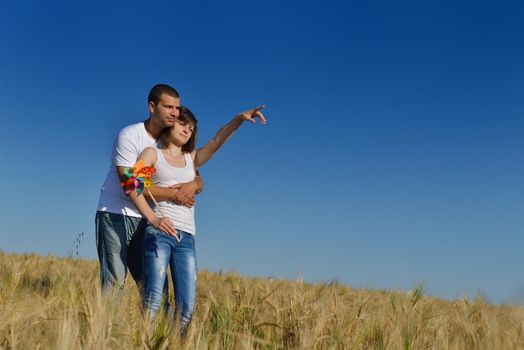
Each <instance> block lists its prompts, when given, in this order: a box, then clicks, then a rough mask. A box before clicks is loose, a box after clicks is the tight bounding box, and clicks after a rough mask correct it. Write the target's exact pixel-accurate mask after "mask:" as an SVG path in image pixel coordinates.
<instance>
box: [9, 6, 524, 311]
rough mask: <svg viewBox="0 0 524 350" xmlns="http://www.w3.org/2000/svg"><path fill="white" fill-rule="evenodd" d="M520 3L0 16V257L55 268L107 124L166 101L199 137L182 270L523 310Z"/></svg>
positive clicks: (88, 221)
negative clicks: (260, 118) (259, 114)
mask: <svg viewBox="0 0 524 350" xmlns="http://www.w3.org/2000/svg"><path fill="white" fill-rule="evenodd" d="M523 10H524V5H523V4H522V3H519V2H511V1H500V2H497V3H496V4H495V3H493V2H487V1H458V2H457V1H425V2H420V1H397V2H387V1H365V2H364V1H358V2H354V1H329V2H317V3H310V4H309V3H304V2H302V1H287V2H279V1H273V0H269V1H265V2H256V3H251V2H241V1H222V2H219V3H217V2H207V1H203V2H194V3H187V2H184V3H180V2H173V1H171V2H169V1H157V2H154V3H147V4H146V3H143V2H133V1H131V2H130V1H128V2H108V3H101V2H82V3H79V4H75V3H72V2H68V1H63V2H60V1H51V2H46V3H43V2H38V1H24V0H22V1H18V2H16V3H15V2H4V3H2V4H0V44H1V47H2V50H1V52H2V54H1V55H0V76H1V79H0V105H1V112H0V117H1V121H2V128H1V129H0V147H1V149H2V152H1V153H0V157H1V158H0V160H1V163H2V169H3V170H4V172H5V173H6V174H9V176H8V183H7V184H6V186H4V188H3V200H2V201H1V202H0V217H1V218H2V221H3V223H4V224H3V229H2V230H1V232H2V233H1V240H0V249H1V250H2V251H5V252H37V253H39V254H48V253H49V254H57V255H67V253H68V252H69V251H71V250H74V247H75V244H74V241H75V238H76V236H77V235H78V234H79V233H80V232H84V233H85V236H84V238H83V239H82V242H81V244H80V246H79V249H78V252H79V255H80V256H81V257H86V258H95V257H96V249H95V243H94V214H95V210H96V205H97V202H98V195H99V189H100V186H101V185H102V182H103V180H104V177H105V175H106V172H107V169H108V166H109V157H110V152H111V144H112V142H113V139H114V137H115V136H116V134H117V133H118V131H119V130H120V129H121V128H122V127H124V126H126V125H128V124H131V123H134V122H137V121H140V120H144V119H145V118H146V117H147V108H146V107H147V105H146V97H147V92H148V91H149V89H150V88H151V86H153V85H154V84H156V83H159V82H164V83H168V84H171V85H172V86H174V87H175V88H177V89H178V90H179V92H180V93H181V96H182V103H183V104H185V105H187V106H189V107H190V108H191V109H192V110H193V112H194V113H195V115H196V116H197V118H198V119H199V122H200V125H199V129H200V135H199V140H200V141H201V142H204V141H205V140H207V139H209V138H210V137H211V136H212V135H213V134H214V132H215V131H216V130H218V128H219V127H221V126H222V125H223V124H224V123H226V122H227V121H229V119H230V118H231V117H233V116H234V115H235V114H236V113H238V112H240V111H242V110H245V109H247V108H250V107H253V106H256V105H258V104H261V103H263V104H266V105H267V109H266V111H265V114H266V116H267V118H268V124H267V125H266V126H265V127H261V126H260V125H256V126H252V125H244V126H243V127H242V129H241V130H240V131H239V132H238V134H237V135H235V137H234V138H233V139H232V140H231V141H230V142H229V143H228V144H226V145H225V146H224V148H223V149H222V150H220V151H219V153H218V154H217V156H216V158H214V159H213V160H212V161H211V162H210V163H208V164H206V166H205V167H204V168H202V170H201V172H202V176H203V179H204V181H205V185H206V187H205V190H204V193H203V194H201V195H200V196H199V197H198V204H197V228H198V241H197V254H198V260H199V267H200V268H206V269H210V270H213V271H218V270H223V271H229V270H235V271H239V272H241V273H243V274H248V275H260V276H275V277H285V278H291V279H295V278H298V277H299V276H303V277H304V278H305V279H306V280H307V281H333V280H338V281H340V282H343V283H347V284H349V285H351V286H353V287H357V288H360V287H366V288H374V289H401V290H409V289H411V288H412V287H413V286H414V285H416V284H418V283H424V284H425V286H426V291H427V292H428V293H429V294H431V295H436V296H440V297H445V298H461V297H463V296H465V295H468V296H474V295H475V294H476V293H477V292H480V293H482V294H483V295H485V296H486V297H487V298H488V299H489V300H491V301H494V302H513V301H516V300H520V299H524V275H523V274H522V272H521V271H522V269H521V267H522V266H523V265H524V255H523V254H522V251H523V248H524V235H523V227H524V216H523V215H522V213H523V209H524V200H523V198H524V185H523V181H522V179H523V178H524V163H523V161H522V159H523V158H522V155H523V154H524V138H523V137H522V135H523V133H524V118H523V115H524V100H523V99H522V94H523V92H524V86H523V83H522V82H523V81H524V65H523V64H522V62H524V43H523V41H522V36H523V34H524V24H523V22H522V20H521V14H522V13H523Z"/></svg>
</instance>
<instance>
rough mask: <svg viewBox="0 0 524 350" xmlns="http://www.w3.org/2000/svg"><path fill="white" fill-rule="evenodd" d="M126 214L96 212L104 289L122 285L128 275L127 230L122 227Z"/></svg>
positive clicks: (99, 256)
mask: <svg viewBox="0 0 524 350" xmlns="http://www.w3.org/2000/svg"><path fill="white" fill-rule="evenodd" d="M123 220H124V216H123V215H121V214H114V213H108V212H103V211H98V212H97V213H96V218H95V223H96V247H97V251H98V260H99V261H100V280H101V282H102V290H103V291H109V290H111V289H113V287H115V286H116V287H122V286H123V285H124V280H125V277H126V258H127V244H126V240H127V239H126V232H125V230H123V229H122V227H123V225H122V224H123Z"/></svg>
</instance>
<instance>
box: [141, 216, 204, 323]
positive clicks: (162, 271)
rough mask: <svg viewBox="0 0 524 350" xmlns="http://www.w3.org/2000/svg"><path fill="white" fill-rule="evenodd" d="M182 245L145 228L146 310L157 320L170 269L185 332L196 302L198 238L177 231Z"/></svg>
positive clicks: (154, 229) (173, 239)
mask: <svg viewBox="0 0 524 350" xmlns="http://www.w3.org/2000/svg"><path fill="white" fill-rule="evenodd" d="M177 233H178V237H179V238H180V242H177V240H176V238H175V237H172V236H169V235H168V234H167V233H164V232H163V231H160V230H158V229H156V228H154V227H153V226H151V225H148V226H147V227H146V233H145V236H144V243H143V244H144V245H143V251H144V257H143V261H144V281H145V284H144V298H143V305H144V309H146V310H147V309H149V315H150V317H151V318H152V317H154V316H155V314H156V312H157V311H158V309H159V308H160V304H161V301H162V288H163V286H164V281H165V280H166V274H167V267H168V265H169V266H170V267H171V278H172V280H173V286H174V288H175V304H176V308H177V313H178V314H179V315H180V321H181V325H182V329H184V328H185V327H187V325H188V324H189V322H190V321H191V317H192V316H193V309H194V308H195V299H196V276H197V275H196V253H195V237H194V236H193V235H191V234H189V233H187V232H184V231H180V230H177Z"/></svg>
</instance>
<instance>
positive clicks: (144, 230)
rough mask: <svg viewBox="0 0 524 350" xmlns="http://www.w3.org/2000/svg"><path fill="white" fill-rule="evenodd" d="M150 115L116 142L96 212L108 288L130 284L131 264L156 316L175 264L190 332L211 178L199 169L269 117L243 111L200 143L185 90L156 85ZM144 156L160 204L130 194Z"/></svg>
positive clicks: (180, 307) (179, 302) (180, 308)
mask: <svg viewBox="0 0 524 350" xmlns="http://www.w3.org/2000/svg"><path fill="white" fill-rule="evenodd" d="M148 108H149V118H148V119H147V120H146V121H144V122H140V123H136V124H132V125H129V126H127V127H125V128H124V129H122V130H121V131H120V133H119V134H118V136H117V138H116V139H115V142H114V144H113V152H112V156H111V167H110V170H109V173H108V174H107V177H106V180H105V182H104V185H103V186H102V189H101V191H100V201H99V204H98V210H97V213H96V220H95V222H96V244H97V251H98V258H99V261H100V278H101V282H102V289H103V290H104V291H109V290H112V289H114V288H122V287H123V284H124V280H125V276H126V273H127V270H128V269H129V272H130V273H131V275H132V277H133V278H134V280H135V281H136V282H137V285H138V286H139V289H140V291H141V296H142V303H143V307H144V310H149V315H150V316H151V317H153V316H154V315H155V314H156V313H157V312H158V310H159V309H160V306H161V300H162V294H163V290H164V289H165V287H164V285H165V283H166V274H167V267H168V265H169V266H170V268H171V275H172V276H171V278H172V281H173V285H174V289H175V290H174V292H175V303H176V312H177V314H178V315H179V317H180V320H181V326H182V330H184V329H185V328H186V327H187V326H188V324H189V322H190V321H191V317H192V315H193V309H194V307H195V296H196V254H195V233H196V230H195V218H194V204H195V195H196V194H197V193H199V192H200V191H202V189H203V187H204V184H203V182H202V180H201V179H200V176H199V175H198V170H197V169H198V168H199V167H200V166H202V165H204V164H205V163H206V162H207V161H208V160H209V159H211V158H212V157H213V155H214V154H215V152H216V151H217V150H218V149H219V148H220V147H221V146H222V145H223V144H224V143H225V142H226V141H227V140H228V139H229V137H231V136H232V135H233V134H234V133H235V131H236V130H237V129H238V128H239V127H240V125H241V124H242V123H243V122H244V121H249V122H252V123H254V122H255V121H256V119H260V121H261V122H262V124H265V122H266V121H265V118H264V116H263V115H262V113H261V112H260V110H261V109H262V108H263V106H260V107H257V108H255V109H251V110H248V111H245V112H242V113H240V114H238V115H237V116H235V117H234V118H233V119H232V120H231V121H230V122H229V123H227V124H226V125H225V126H224V127H222V128H221V129H220V130H219V131H218V132H217V133H216V135H215V136H214V137H213V138H212V139H211V140H210V141H209V142H208V143H206V144H205V146H203V147H202V148H199V149H197V148H196V137H197V120H196V118H195V116H194V115H193V113H191V111H190V110H189V109H188V108H186V107H184V106H181V105H180V96H179V94H178V92H177V91H176V90H175V89H174V88H172V87H170V86H169V85H165V84H159V85H155V86H154V87H153V88H152V89H151V91H150V92H149V96H148ZM137 160H142V161H143V162H144V166H154V167H155V168H156V172H155V173H154V174H153V176H152V179H153V181H154V187H152V188H150V191H151V193H152V195H153V196H154V197H155V199H156V200H157V202H158V206H157V205H151V204H150V203H149V202H148V201H147V200H146V199H148V198H144V195H146V193H145V192H147V191H144V192H143V193H142V194H140V195H137V193H136V191H132V192H131V193H130V194H129V196H126V195H125V194H124V191H123V189H122V186H121V182H124V181H125V180H126V176H125V174H124V169H125V168H126V167H132V166H133V165H134V164H135V163H136V162H137Z"/></svg>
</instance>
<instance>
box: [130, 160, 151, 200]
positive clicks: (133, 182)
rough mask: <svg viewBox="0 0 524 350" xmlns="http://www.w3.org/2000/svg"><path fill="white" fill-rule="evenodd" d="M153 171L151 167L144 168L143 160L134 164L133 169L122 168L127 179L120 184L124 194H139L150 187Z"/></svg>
mask: <svg viewBox="0 0 524 350" xmlns="http://www.w3.org/2000/svg"><path fill="white" fill-rule="evenodd" d="M155 171H156V169H155V168H154V167H152V166H144V161H143V160H139V161H138V162H136V163H135V165H134V166H133V167H126V168H124V175H125V176H127V177H128V180H127V181H125V182H122V187H124V191H125V193H126V194H130V193H131V192H133V191H135V190H136V193H137V194H140V193H142V191H143V190H144V188H146V189H148V188H149V187H152V186H153V180H152V179H151V176H152V175H153V174H154V173H155ZM150 194H151V193H150ZM153 200H154V199H153Z"/></svg>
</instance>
